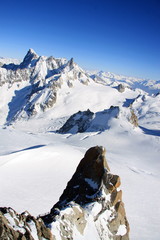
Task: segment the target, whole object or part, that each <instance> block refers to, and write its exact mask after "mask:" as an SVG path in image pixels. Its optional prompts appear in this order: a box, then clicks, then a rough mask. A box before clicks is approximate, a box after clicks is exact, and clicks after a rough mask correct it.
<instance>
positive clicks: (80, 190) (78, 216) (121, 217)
mask: <svg viewBox="0 0 160 240" xmlns="http://www.w3.org/2000/svg"><path fill="white" fill-rule="evenodd" d="M105 154H106V150H105V148H104V147H101V146H95V147H92V148H90V149H89V150H88V151H87V152H86V154H85V156H84V158H83V159H82V160H81V161H80V163H79V165H78V167H77V169H76V171H75V173H74V175H73V177H72V178H71V180H70V181H69V182H68V184H67V187H66V189H65V190H64V192H63V193H62V195H61V197H60V199H59V201H58V202H57V203H56V204H55V205H54V206H53V208H52V209H51V211H50V213H49V214H46V215H43V216H42V215H41V217H38V218H35V217H33V216H31V215H30V214H29V213H28V212H24V213H22V214H18V213H16V212H15V211H14V210H13V209H11V208H0V239H1V240H6V239H11V240H15V239H23V240H36V239H45V240H46V239H47V240H68V239H72V240H77V239H79V240H86V239H92V240H94V239H99V240H106V239H108V240H129V223H128V221H127V218H126V213H125V208H124V204H123V202H122V191H121V190H120V188H119V187H120V184H121V183H120V178H119V176H118V175H113V174H112V173H111V172H110V169H109V166H108V164H107V161H106V158H105Z"/></svg>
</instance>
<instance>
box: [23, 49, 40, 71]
mask: <svg viewBox="0 0 160 240" xmlns="http://www.w3.org/2000/svg"><path fill="white" fill-rule="evenodd" d="M38 58H39V56H38V55H37V53H36V52H35V51H34V50H33V49H32V48H30V49H29V50H28V52H27V54H26V56H25V57H24V59H23V62H22V63H21V64H20V67H21V68H26V67H29V66H31V67H32V66H33V65H34V63H35V61H36V60H37V59H38Z"/></svg>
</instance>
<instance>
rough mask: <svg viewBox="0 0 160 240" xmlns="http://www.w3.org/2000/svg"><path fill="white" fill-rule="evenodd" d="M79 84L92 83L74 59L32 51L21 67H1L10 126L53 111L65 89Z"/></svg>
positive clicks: (7, 119) (18, 65) (7, 120)
mask: <svg viewBox="0 0 160 240" xmlns="http://www.w3.org/2000/svg"><path fill="white" fill-rule="evenodd" d="M77 81H78V82H80V83H82V84H85V85H88V83H89V82H90V81H92V79H91V78H90V77H89V76H88V75H87V74H86V73H85V72H84V71H83V70H82V69H81V68H80V67H79V66H78V65H77V64H76V63H74V61H73V58H72V59H71V60H69V61H67V60H66V59H64V58H62V59H56V58H54V57H44V56H38V55H37V54H36V53H35V52H34V50H33V49H29V51H28V52H27V54H26V56H25V57H24V59H23V61H22V62H21V63H20V64H17V65H16V64H14V63H11V64H1V67H0V86H1V87H2V88H1V89H2V91H3V93H4V91H5V93H4V94H5V96H6V101H5V103H4V104H6V105H8V108H9V109H8V108H7V107H5V106H4V105H3V106H1V108H5V112H6V114H7V116H6V122H7V124H10V123H11V122H13V121H15V120H16V119H22V118H23V119H27V118H29V117H31V116H34V115H36V114H37V113H39V112H44V111H45V110H46V109H48V108H51V107H53V105H54V104H55V103H56V100H57V92H58V90H59V89H60V88H61V87H62V85H66V86H67V87H68V88H71V87H73V86H74V84H75V83H76V82H77ZM21 97H22V98H21ZM7 98H8V99H7ZM7 101H8V102H7ZM1 102H2V101H1Z"/></svg>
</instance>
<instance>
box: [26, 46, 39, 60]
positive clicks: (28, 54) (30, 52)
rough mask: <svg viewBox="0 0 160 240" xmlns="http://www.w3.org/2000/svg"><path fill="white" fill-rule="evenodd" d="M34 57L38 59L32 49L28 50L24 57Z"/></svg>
mask: <svg viewBox="0 0 160 240" xmlns="http://www.w3.org/2000/svg"><path fill="white" fill-rule="evenodd" d="M31 55H32V56H34V58H38V57H39V56H38V55H37V53H36V52H35V51H34V50H33V49H32V48H30V49H29V50H28V52H27V54H26V56H31Z"/></svg>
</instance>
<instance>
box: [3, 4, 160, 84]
mask: <svg viewBox="0 0 160 240" xmlns="http://www.w3.org/2000/svg"><path fill="white" fill-rule="evenodd" d="M0 22H1V27H0V56H2V57H14V58H23V57H24V55H25V54H26V52H27V51H28V49H29V48H33V49H34V50H35V51H36V52H37V54H39V55H46V56H50V55H52V56H54V57H66V58H67V59H70V58H71V57H73V58H74V60H75V62H77V63H78V64H79V65H80V66H81V67H83V68H86V69H97V70H104V71H111V72H114V73H120V74H124V75H129V76H138V77H143V78H150V79H156V80H159V79H160V0H109V1H108V0H99V1H97V0H95V1H91V0H74V1H73V0H61V1H60V0H59V1H54V0H52V1H50V0H43V1H41V0H39V1H38V0H32V1H31V0H28V1H25V0H24V1H9V0H5V1H3V2H1V6H0Z"/></svg>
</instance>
